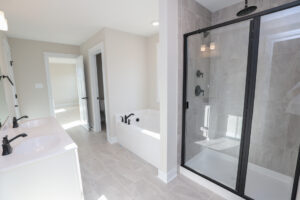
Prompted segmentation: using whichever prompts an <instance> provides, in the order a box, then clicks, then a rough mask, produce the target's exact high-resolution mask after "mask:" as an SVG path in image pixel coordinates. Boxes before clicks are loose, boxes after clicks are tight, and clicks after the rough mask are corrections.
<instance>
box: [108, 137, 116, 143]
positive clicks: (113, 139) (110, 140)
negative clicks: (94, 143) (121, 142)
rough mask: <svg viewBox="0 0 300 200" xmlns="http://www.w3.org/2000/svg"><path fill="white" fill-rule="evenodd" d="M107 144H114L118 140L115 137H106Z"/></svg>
mask: <svg viewBox="0 0 300 200" xmlns="http://www.w3.org/2000/svg"><path fill="white" fill-rule="evenodd" d="M108 142H109V143H110V144H116V143H117V142H118V138H117V137H108Z"/></svg>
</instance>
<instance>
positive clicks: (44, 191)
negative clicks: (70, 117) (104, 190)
mask: <svg viewBox="0 0 300 200" xmlns="http://www.w3.org/2000/svg"><path fill="white" fill-rule="evenodd" d="M20 133H26V134H27V135H28V136H27V137H25V138H18V139H16V140H14V141H13V142H12V143H11V146H12V147H13V152H12V154H10V155H7V156H0V199H9V200H19V199H22V200H40V199H43V200H53V199H56V200H65V199H72V200H83V190H82V184H81V174H80V167H79V160H78V154H77V145H76V144H75V143H74V142H73V140H72V139H71V138H70V137H69V136H68V135H67V134H66V132H65V131H64V130H63V128H62V127H61V126H60V125H59V123H58V122H57V121H56V120H55V119H54V118H43V119H38V120H31V121H27V122H24V123H22V124H20V127H19V128H17V129H6V130H2V131H1V133H0V138H2V137H4V136H5V135H8V138H9V139H10V138H13V137H14V136H16V135H18V134H20ZM0 154H2V149H1V150H0ZM16 190H17V192H16Z"/></svg>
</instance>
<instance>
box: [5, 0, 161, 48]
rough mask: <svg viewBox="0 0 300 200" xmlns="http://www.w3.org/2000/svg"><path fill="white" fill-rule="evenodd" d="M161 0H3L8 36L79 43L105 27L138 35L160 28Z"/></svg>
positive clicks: (153, 31) (145, 34)
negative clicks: (155, 25) (154, 25)
mask: <svg viewBox="0 0 300 200" xmlns="http://www.w3.org/2000/svg"><path fill="white" fill-rule="evenodd" d="M158 1H159V0H26V1H20V0H0V10H2V11H4V12H5V15H6V18H7V20H8V32H7V33H8V36H9V37H17V38H24V39H32V40H40V41H48V42H57V43H64V44H74V45H80V44H81V43H82V42H84V41H86V40H87V39H88V38H89V37H90V36H92V35H93V34H95V33H96V32H98V31H99V30H101V29H102V28H104V27H108V28H113V29H118V30H121V31H125V32H130V33H134V34H138V35H144V36H147V35H151V34H154V33H156V32H157V31H158V28H157V27H153V26H152V25H151V22H152V21H154V20H158V9H159V7H158Z"/></svg>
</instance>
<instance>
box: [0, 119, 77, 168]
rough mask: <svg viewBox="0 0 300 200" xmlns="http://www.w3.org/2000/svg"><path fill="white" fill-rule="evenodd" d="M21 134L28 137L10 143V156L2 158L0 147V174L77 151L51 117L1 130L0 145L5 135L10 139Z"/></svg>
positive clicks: (75, 146)
mask: <svg viewBox="0 0 300 200" xmlns="http://www.w3.org/2000/svg"><path fill="white" fill-rule="evenodd" d="M21 133H26V134H27V135H28V136H27V137H24V138H23V137H20V138H17V139H16V140H14V141H13V142H11V146H12V148H13V152H12V153H11V154H10V155H7V156H2V146H1V147H0V173H2V172H5V171H7V170H11V169H13V168H16V167H20V166H22V165H26V164H30V163H33V162H36V161H38V160H41V159H45V158H49V157H52V156H54V155H57V154H61V153H64V152H66V151H69V150H73V149H77V145H76V144H75V143H74V141H73V140H72V139H71V138H70V136H69V135H68V134H67V133H66V132H65V130H64V129H63V128H62V127H61V125H60V124H59V123H58V122H57V121H56V119H55V118H53V117H49V118H42V119H35V120H29V121H25V122H23V123H20V126H19V128H16V129H12V128H10V129H7V130H2V131H1V132H0V140H1V141H0V142H1V144H2V138H3V137H4V136H6V135H8V139H11V138H13V137H15V136H16V135H18V134H21Z"/></svg>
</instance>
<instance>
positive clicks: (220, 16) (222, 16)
mask: <svg viewBox="0 0 300 200" xmlns="http://www.w3.org/2000/svg"><path fill="white" fill-rule="evenodd" d="M292 1H295V0H251V1H248V2H249V6H252V5H256V6H257V10H256V11H255V12H260V11H263V10H267V9H270V8H274V7H277V6H280V5H283V4H286V3H290V2H292ZM244 6H245V3H244V2H241V3H237V4H234V5H233V6H229V7H226V8H223V9H221V10H218V11H216V12H214V13H213V14H212V21H211V24H212V25H214V24H219V23H222V22H226V21H229V20H232V19H235V18H237V16H236V13H237V12H238V11H240V10H241V9H242V8H244Z"/></svg>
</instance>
